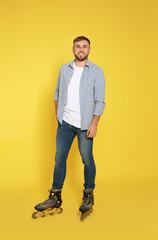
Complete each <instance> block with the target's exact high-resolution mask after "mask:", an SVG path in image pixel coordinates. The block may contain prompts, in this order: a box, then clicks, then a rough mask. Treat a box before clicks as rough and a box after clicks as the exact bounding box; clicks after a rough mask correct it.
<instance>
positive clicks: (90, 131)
mask: <svg viewBox="0 0 158 240" xmlns="http://www.w3.org/2000/svg"><path fill="white" fill-rule="evenodd" d="M96 134H97V126H95V125H91V126H90V127H89V128H88V130H87V138H93V137H95V136H96Z"/></svg>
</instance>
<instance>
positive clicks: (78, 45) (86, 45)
mask: <svg viewBox="0 0 158 240" xmlns="http://www.w3.org/2000/svg"><path fill="white" fill-rule="evenodd" d="M75 46H76V47H78V46H79V47H80V45H75ZM87 46H88V45H83V47H87Z"/></svg>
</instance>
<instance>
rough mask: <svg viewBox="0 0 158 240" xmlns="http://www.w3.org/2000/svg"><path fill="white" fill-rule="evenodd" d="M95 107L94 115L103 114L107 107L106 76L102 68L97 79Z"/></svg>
mask: <svg viewBox="0 0 158 240" xmlns="http://www.w3.org/2000/svg"><path fill="white" fill-rule="evenodd" d="M94 98H95V100H94V101H95V109H94V113H93V115H98V116H101V115H102V114H103V111H104V108H105V102H104V101H105V77H104V73H103V70H102V69H101V68H100V69H99V72H98V73H97V76H96V81H95V95H94Z"/></svg>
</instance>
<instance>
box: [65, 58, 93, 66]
mask: <svg viewBox="0 0 158 240" xmlns="http://www.w3.org/2000/svg"><path fill="white" fill-rule="evenodd" d="M75 61H76V59H74V60H73V61H72V62H70V63H69V65H70V66H71V67H72V68H73V63H74V62H75ZM90 65H91V62H90V60H89V59H88V58H87V61H86V64H85V66H86V67H90Z"/></svg>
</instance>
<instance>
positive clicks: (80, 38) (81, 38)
mask: <svg viewBox="0 0 158 240" xmlns="http://www.w3.org/2000/svg"><path fill="white" fill-rule="evenodd" d="M82 40H86V41H87V42H88V43H89V45H90V40H89V39H88V38H87V37H84V36H79V37H77V38H75V39H74V40H73V44H74V43H75V42H79V41H82Z"/></svg>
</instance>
